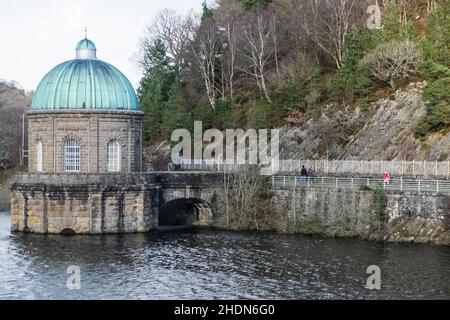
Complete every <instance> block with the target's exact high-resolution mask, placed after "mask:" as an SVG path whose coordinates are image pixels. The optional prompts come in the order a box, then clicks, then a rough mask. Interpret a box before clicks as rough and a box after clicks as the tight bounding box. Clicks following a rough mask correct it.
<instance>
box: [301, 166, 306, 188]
mask: <svg viewBox="0 0 450 320" xmlns="http://www.w3.org/2000/svg"><path fill="white" fill-rule="evenodd" d="M307 179H308V170H306V168H305V166H302V170H301V171H300V182H301V183H302V184H306V181H307Z"/></svg>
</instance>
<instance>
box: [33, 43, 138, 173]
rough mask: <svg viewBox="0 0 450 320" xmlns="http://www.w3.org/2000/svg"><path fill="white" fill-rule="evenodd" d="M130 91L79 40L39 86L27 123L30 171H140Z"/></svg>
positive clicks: (119, 74)
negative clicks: (73, 51)
mask: <svg viewBox="0 0 450 320" xmlns="http://www.w3.org/2000/svg"><path fill="white" fill-rule="evenodd" d="M138 107H139V106H138V102H137V98H136V94H135V91H134V89H133V87H132V85H131V83H130V82H129V81H128V79H127V78H126V77H125V76H124V75H123V73H122V72H120V71H119V70H118V69H116V68H115V67H113V66H112V65H110V64H108V63H106V62H104V61H101V60H99V59H97V49H96V47H95V45H94V43H93V42H92V41H91V40H89V39H87V38H85V39H83V40H81V41H80V42H79V43H78V45H77V47H76V58H75V59H73V60H69V61H66V62H63V63H61V64H59V65H57V66H56V67H54V68H53V69H52V70H51V71H50V72H48V73H47V75H46V76H45V77H44V78H43V79H42V81H41V82H40V84H39V86H38V88H37V90H36V93H35V95H34V98H33V103H32V110H31V111H29V112H28V113H27V118H28V149H29V161H28V170H29V171H30V172H53V173H56V172H71V173H76V172H82V173H89V172H98V173H100V172H139V171H142V160H141V157H142V134H141V132H142V117H143V113H142V112H140V111H138Z"/></svg>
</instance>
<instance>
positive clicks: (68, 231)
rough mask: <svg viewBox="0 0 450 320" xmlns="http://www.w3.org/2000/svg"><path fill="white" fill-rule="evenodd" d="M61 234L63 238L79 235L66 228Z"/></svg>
mask: <svg viewBox="0 0 450 320" xmlns="http://www.w3.org/2000/svg"><path fill="white" fill-rule="evenodd" d="M60 234H61V235H63V236H74V235H76V234H77V233H76V232H75V231H74V230H73V229H70V228H65V229H63V230H62V231H61V232H60Z"/></svg>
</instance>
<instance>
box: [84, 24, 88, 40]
mask: <svg viewBox="0 0 450 320" xmlns="http://www.w3.org/2000/svg"><path fill="white" fill-rule="evenodd" d="M84 39H87V27H86V26H84Z"/></svg>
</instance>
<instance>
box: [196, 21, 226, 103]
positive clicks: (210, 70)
mask: <svg viewBox="0 0 450 320" xmlns="http://www.w3.org/2000/svg"><path fill="white" fill-rule="evenodd" d="M196 40H197V41H196V42H195V43H194V44H193V46H192V53H193V55H194V58H195V61H196V66H197V68H198V70H199V71H200V74H201V76H202V79H203V83H204V87H205V91H206V95H207V97H208V100H209V104H210V105H211V107H212V108H213V109H214V108H215V106H216V96H217V90H216V68H217V57H218V53H219V47H220V46H219V43H218V39H217V33H216V25H215V23H214V21H206V22H204V23H202V24H201V25H200V27H199V29H198V31H197V39H196Z"/></svg>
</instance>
